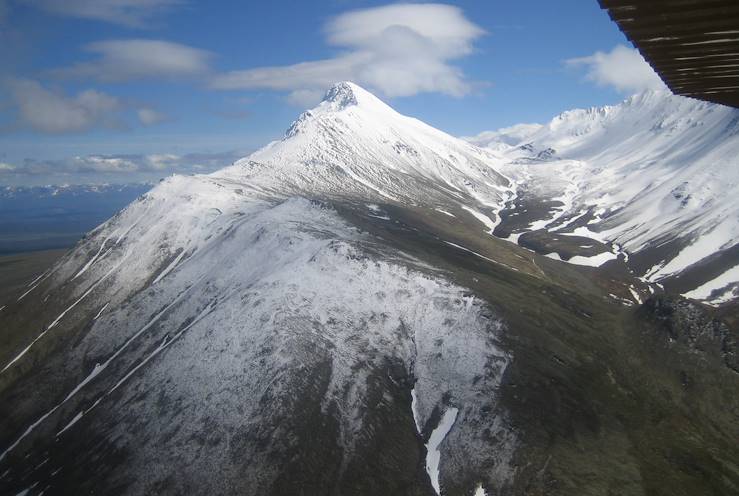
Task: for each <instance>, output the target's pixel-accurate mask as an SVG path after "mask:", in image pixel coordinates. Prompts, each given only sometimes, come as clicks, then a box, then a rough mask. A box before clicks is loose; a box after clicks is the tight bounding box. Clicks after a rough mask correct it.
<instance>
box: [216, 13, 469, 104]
mask: <svg viewBox="0 0 739 496" xmlns="http://www.w3.org/2000/svg"><path fill="white" fill-rule="evenodd" d="M324 31H325V34H326V39H327V42H328V43H329V44H330V45H332V46H335V47H338V48H340V49H342V50H343V52H342V53H340V54H338V55H337V56H335V57H333V58H329V59H323V60H317V61H307V62H301V63H298V64H293V65H288V66H275V67H258V68H253V69H247V70H242V71H233V72H229V73H226V74H222V75H219V76H216V77H215V78H214V79H213V82H212V85H213V87H215V88H219V89H271V90H277V91H287V92H289V97H288V98H289V100H290V101H292V102H294V103H298V104H303V105H304V104H308V103H311V101H315V100H316V99H317V98H318V95H321V94H322V93H323V91H325V89H326V88H327V87H328V86H330V85H331V84H332V83H334V82H336V81H340V80H352V81H355V82H357V83H358V84H361V85H364V86H367V87H369V88H371V89H373V90H375V91H379V92H381V93H383V94H384V95H386V96H389V97H395V96H410V95H415V94H417V93H422V92H439V93H444V94H448V95H453V96H462V95H465V94H467V93H469V92H470V91H471V90H472V84H471V83H470V82H469V81H467V80H466V78H465V77H464V75H463V74H462V71H461V70H460V69H459V68H457V67H455V66H454V65H451V62H452V61H454V60H456V59H459V58H461V57H464V56H465V55H468V54H470V53H471V52H472V51H473V42H474V41H475V40H476V39H477V38H479V37H480V36H482V35H483V34H484V31H483V30H482V29H481V28H480V27H479V26H477V25H475V24H473V23H472V22H470V21H469V20H468V19H467V18H466V17H465V16H464V14H463V12H462V10H461V9H459V8H458V7H454V6H451V5H442V4H396V5H388V6H384V7H376V8H370V9H362V10H354V11H351V12H347V13H345V14H342V15H340V16H338V17H336V18H334V19H332V20H331V21H329V22H328V24H327V25H326V26H325V28H324Z"/></svg>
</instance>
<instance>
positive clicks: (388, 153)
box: [215, 82, 509, 222]
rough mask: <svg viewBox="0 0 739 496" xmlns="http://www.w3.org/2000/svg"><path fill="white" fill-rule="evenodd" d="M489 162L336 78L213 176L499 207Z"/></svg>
mask: <svg viewBox="0 0 739 496" xmlns="http://www.w3.org/2000/svg"><path fill="white" fill-rule="evenodd" d="M496 160H497V156H496V155H495V154H494V153H492V152H491V151H487V150H482V149H480V148H478V147H476V146H473V145H471V144H469V143H467V142H465V141H464V140H461V139H459V138H456V137H453V136H450V135H448V134H446V133H444V132H442V131H440V130H438V129H435V128H433V127H431V126H429V125H427V124H425V123H423V122H421V121H419V120H417V119H414V118H412V117H407V116H404V115H402V114H400V113H398V112H396V111H395V110H394V109H392V108H391V107H390V106H388V105H387V104H385V103H384V102H382V101H381V100H380V99H379V98H377V97H376V96H374V95H373V94H372V93H370V92H369V91H367V90H365V89H363V88H361V87H359V86H357V85H356V84H354V83H350V82H342V83H338V84H336V85H334V86H333V87H331V89H329V90H328V92H327V94H326V97H325V98H324V100H323V101H322V102H321V103H320V104H318V105H317V106H316V107H314V108H313V109H310V110H308V111H306V112H303V113H302V114H301V115H300V117H299V118H298V119H297V120H296V121H295V122H294V123H293V124H292V126H290V128H289V129H288V131H287V132H286V134H285V136H284V137H283V138H282V139H281V140H280V141H275V142H273V143H271V144H269V145H267V146H266V147H264V148H262V149H261V150H259V151H257V152H255V153H253V154H252V155H250V156H249V157H246V158H245V159H242V160H240V161H238V162H237V163H236V164H234V166H233V167H230V168H228V169H225V170H223V171H220V172H217V173H215V175H216V176H226V177H229V178H230V179H231V180H235V181H239V182H244V183H248V184H249V185H250V187H252V188H257V189H262V190H268V191H269V192H270V193H275V192H277V191H279V192H280V193H284V194H286V195H294V194H300V195H308V196H321V197H326V196H328V197H332V198H335V197H337V196H340V197H342V198H346V197H352V198H354V199H362V200H363V201H367V200H372V201H381V200H382V201H388V200H392V201H397V202H400V203H419V202H421V201H422V199H427V198H428V197H429V196H431V197H445V198H446V197H449V198H447V200H449V199H450V198H454V200H453V201H454V202H455V203H457V202H459V196H458V195H462V196H465V195H467V197H468V198H469V199H470V200H471V201H473V202H475V201H478V202H481V203H482V204H483V205H487V206H489V207H493V208H499V207H500V206H501V205H502V200H503V199H504V198H505V197H506V192H507V191H508V189H507V187H508V184H509V183H508V180H507V179H505V178H504V177H502V176H501V175H500V174H499V173H498V172H497V171H496V170H495V169H494V165H495V163H496ZM442 200H443V198H439V199H438V200H437V201H438V202H439V203H437V204H441V203H444V202H443V201H442ZM491 222H492V221H491Z"/></svg>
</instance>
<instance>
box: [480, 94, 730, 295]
mask: <svg viewBox="0 0 739 496" xmlns="http://www.w3.org/2000/svg"><path fill="white" fill-rule="evenodd" d="M470 141H472V142H474V143H476V144H478V145H484V146H487V147H489V148H492V149H494V150H495V151H496V152H497V153H499V154H501V155H503V156H505V161H506V162H507V164H506V165H505V166H504V167H502V168H501V171H502V172H503V173H504V174H506V175H507V176H508V177H511V178H513V180H514V182H516V184H517V185H518V186H517V189H518V190H519V191H521V192H524V191H525V192H527V193H528V194H529V195H530V197H536V198H539V199H540V200H549V201H555V202H559V203H560V204H561V205H560V206H559V207H558V208H556V209H553V211H552V212H551V215H550V216H549V217H548V218H547V217H545V218H544V220H546V221H547V222H544V224H543V225H542V224H541V223H538V224H536V227H537V228H543V227H544V226H545V225H548V228H549V229H550V230H552V231H553V232H557V233H559V234H568V233H569V234H579V235H583V236H585V237H590V238H594V239H596V240H601V241H604V242H610V243H614V244H617V245H619V246H620V247H621V248H622V249H623V250H625V251H627V252H628V253H630V254H632V255H633V254H638V253H640V252H645V251H648V250H650V249H651V250H652V251H654V250H653V249H654V248H655V247H657V246H665V247H668V246H669V248H668V249H667V251H666V252H665V253H661V254H655V255H654V256H651V257H644V259H643V260H642V261H641V264H640V265H639V266H638V267H635V270H636V272H637V275H640V276H642V277H643V278H644V279H645V280H647V281H650V282H655V283H656V282H660V281H664V280H665V279H667V278H670V277H675V276H678V275H679V274H680V273H681V272H682V271H685V270H686V269H688V268H689V267H691V266H694V265H695V264H699V263H707V262H709V261H710V259H711V258H712V257H713V258H716V257H717V256H720V254H721V253H722V252H724V253H729V255H727V256H726V259H727V260H726V264H728V266H724V270H725V272H722V273H721V274H717V275H718V276H719V279H720V280H721V281H724V282H727V280H726V277H727V276H724V274H725V273H726V272H729V273H731V274H734V273H736V272H737V268H736V265H737V262H739V260H737V259H736V257H735V256H734V255H733V253H734V252H733V251H731V250H732V249H733V247H735V246H736V244H737V242H739V159H738V158H737V157H739V111H737V110H736V109H732V108H728V107H723V106H720V105H715V104H711V103H706V102H701V101H697V100H693V99H689V98H684V97H679V96H673V95H671V94H669V93H668V92H665V91H649V92H645V93H642V94H639V95H634V96H632V97H629V98H627V99H626V100H625V101H624V102H622V103H621V104H618V105H614V106H606V107H600V108H590V109H583V110H572V111H568V112H564V113H562V114H560V115H559V116H557V117H555V118H554V119H552V121H550V122H549V123H548V124H546V125H543V126H536V125H533V126H527V127H525V128H523V129H522V128H520V127H514V128H513V129H511V130H502V131H501V132H498V133H495V132H493V133H483V134H482V135H480V136H478V137H476V138H471V139H470ZM578 216H580V217H585V216H587V217H588V218H587V219H586V220H587V222H585V220H582V221H581V222H579V223H578V222H576V219H575V218H576V217H578ZM569 221H572V222H569ZM563 223H566V224H567V225H566V226H563V225H562V224H563ZM568 227H569V229H568ZM522 232H526V229H525V228H524V229H518V230H516V232H515V233H516V234H519V235H520V234H521V233H522ZM647 264H648V266H645V265H647ZM729 279H732V281H733V282H736V281H739V278H737V277H736V276H732V277H729ZM702 282H703V283H705V284H708V283H710V280H706V281H702ZM703 285H704V284H701V285H700V286H703ZM698 287H699V286H694V287H688V286H685V285H684V286H683V287H682V288H681V289H682V290H683V291H684V292H686V294H688V295H689V296H693V297H697V298H704V299H711V300H712V301H715V302H720V301H724V300H726V299H727V298H731V297H732V295H733V296H736V293H735V290H734V286H733V285H731V284H729V285H728V286H727V285H726V284H724V285H721V286H718V287H716V284H708V286H706V287H704V288H703V289H702V290H700V291H694V290H696V289H698ZM722 288H723V289H725V291H723V292H721V293H720V294H713V296H711V293H712V291H713V290H720V289H722Z"/></svg>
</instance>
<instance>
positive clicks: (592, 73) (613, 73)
mask: <svg viewBox="0 0 739 496" xmlns="http://www.w3.org/2000/svg"><path fill="white" fill-rule="evenodd" d="M565 64H567V65H568V66H570V67H585V68H586V69H587V73H586V76H585V77H586V78H587V79H588V80H589V81H593V82H594V83H596V84H597V85H599V86H611V87H613V88H615V89H616V90H618V91H620V92H638V91H644V90H650V89H651V90H658V89H664V88H665V84H664V83H663V82H662V80H661V79H660V77H659V76H658V75H657V73H656V72H654V69H652V67H651V66H650V65H649V64H648V63H647V61H646V60H644V57H642V56H641V54H640V53H639V52H638V51H637V50H635V49H633V48H627V47H625V46H623V45H617V46H616V47H615V48H614V49H613V50H611V51H610V52H596V53H594V54H593V55H590V56H588V57H580V58H575V59H569V60H566V61H565Z"/></svg>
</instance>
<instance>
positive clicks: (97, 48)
mask: <svg viewBox="0 0 739 496" xmlns="http://www.w3.org/2000/svg"><path fill="white" fill-rule="evenodd" d="M85 50H86V51H87V52H90V53H93V54H96V55H97V56H98V58H97V59H96V60H93V61H91V62H80V63H77V64H75V65H72V66H71V67H65V68H61V69H55V70H53V71H52V74H54V75H56V76H61V77H70V78H79V79H95V80H98V81H102V82H122V81H131V80H140V79H157V78H158V79H161V78H170V79H172V78H189V77H194V76H198V75H203V74H206V73H207V72H208V71H209V70H210V69H209V61H210V58H211V56H212V55H211V54H210V53H209V52H207V51H205V50H200V49H197V48H192V47H189V46H187V45H182V44H179V43H172V42H169V41H163V40H144V39H133V40H109V41H99V42H96V43H90V44H89V45H87V46H85Z"/></svg>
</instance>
